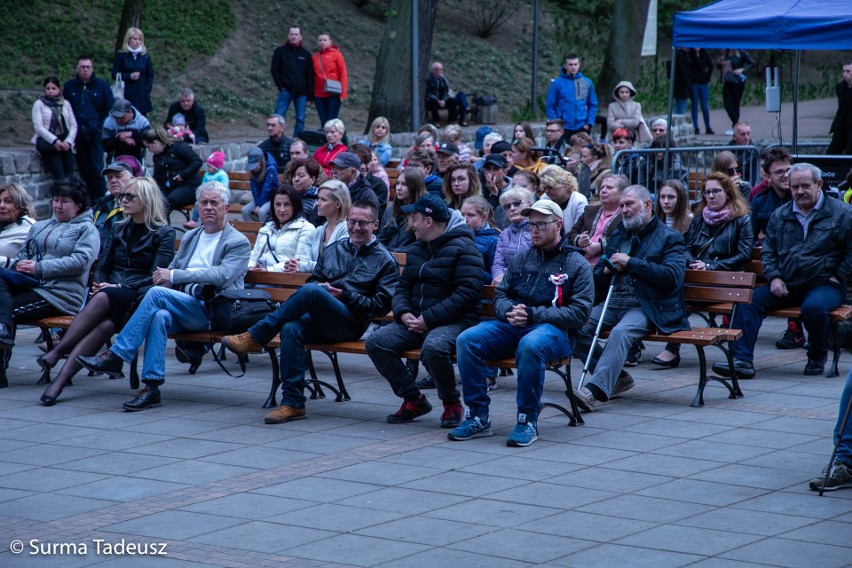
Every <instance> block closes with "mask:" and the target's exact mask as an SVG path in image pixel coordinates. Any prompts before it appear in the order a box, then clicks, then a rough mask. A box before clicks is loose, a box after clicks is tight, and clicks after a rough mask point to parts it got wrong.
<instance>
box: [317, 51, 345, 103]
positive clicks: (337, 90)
mask: <svg viewBox="0 0 852 568" xmlns="http://www.w3.org/2000/svg"><path fill="white" fill-rule="evenodd" d="M319 62H320V71H322V78H323V79H324V83H323V86H322V88H323V89H324V90H325V92H326V93H328V94H329V95H342V94H343V83H341V82H340V81H335V80H334V79H329V78H328V76H326V74H325V66H324V65H323V64H322V53H320V54H319Z"/></svg>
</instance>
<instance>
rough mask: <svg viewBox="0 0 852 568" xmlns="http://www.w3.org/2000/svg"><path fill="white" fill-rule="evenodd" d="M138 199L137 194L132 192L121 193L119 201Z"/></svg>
mask: <svg viewBox="0 0 852 568" xmlns="http://www.w3.org/2000/svg"><path fill="white" fill-rule="evenodd" d="M134 199H136V195H134V194H132V193H119V194H118V200H119V201H127V202H128V203H129V202H131V201H133V200H134Z"/></svg>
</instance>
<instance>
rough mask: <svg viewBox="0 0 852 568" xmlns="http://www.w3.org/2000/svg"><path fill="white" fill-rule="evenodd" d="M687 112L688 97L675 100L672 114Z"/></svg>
mask: <svg viewBox="0 0 852 568" xmlns="http://www.w3.org/2000/svg"><path fill="white" fill-rule="evenodd" d="M685 113H686V99H675V100H674V112H672V114H685Z"/></svg>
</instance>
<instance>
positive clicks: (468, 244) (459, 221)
mask: <svg viewBox="0 0 852 568" xmlns="http://www.w3.org/2000/svg"><path fill="white" fill-rule="evenodd" d="M473 239H474V236H473V231H472V230H471V229H470V227H468V226H467V225H466V224H465V222H464V219H463V218H462V216H461V214H460V213H459V212H458V211H452V212H451V214H450V220H449V221H448V222H447V228H446V229H445V230H444V233H443V234H442V235H441V236H439V237H437V238H436V239H434V240H431V241H429V242H425V241H420V240H418V241H415V242H414V244H412V245H411V246H409V247H408V248H407V249H406V250H405V252H406V254H407V257H406V265H405V268H404V269H403V271H402V276H401V277H400V280H399V285H398V286H397V288H396V293H395V294H394V296H393V317H394V319H395V320H396V321H397V322H398V323H401V322H402V320H401V319H400V317H401V316H402V315H403V314H406V313H409V314H413V315H414V316H416V317H419V316H423V320H424V322H425V323H426V326H427V327H428V328H429V329H435V328H436V327H440V326H443V325H448V324H451V323H462V324H464V326H465V327H470V326H473V325H476V324H477V323H479V319H480V316H481V314H482V306H481V301H482V274H483V264H482V255H481V254H479V251H478V250H477V249H476V245H475V244H474V242H473Z"/></svg>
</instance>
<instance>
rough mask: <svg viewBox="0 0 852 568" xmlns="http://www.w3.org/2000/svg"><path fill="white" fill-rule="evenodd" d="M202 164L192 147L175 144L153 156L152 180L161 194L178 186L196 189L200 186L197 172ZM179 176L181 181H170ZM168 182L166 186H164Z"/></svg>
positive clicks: (199, 177)
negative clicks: (155, 181) (158, 187)
mask: <svg viewBox="0 0 852 568" xmlns="http://www.w3.org/2000/svg"><path fill="white" fill-rule="evenodd" d="M203 164H204V162H203V161H202V160H201V156H199V155H198V154H196V153H195V150H193V149H192V146H190V145H189V144H187V143H186V142H180V141H178V142H175V143H174V144H172V145H170V146H166V149H165V150H163V151H162V152H160V153H159V154H155V155H154V179H155V180H157V183H158V184H159V185H160V190H161V191H162V192H163V193H169V192H170V191H171V190H172V189H174V188H175V187H177V186H180V185H188V186H190V187H192V188H196V187H198V186H199V185H201V176H200V175H199V174H198V170H200V169H201V166H202V165H203ZM178 175H179V176H180V177H181V178H182V179H183V181H180V182H174V181H172V180H173V179H174V177H175V176H178ZM167 182H168V186H167V185H166V184H167Z"/></svg>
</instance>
